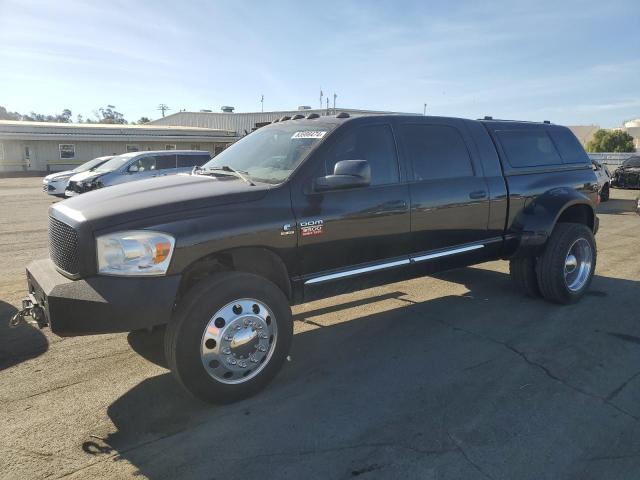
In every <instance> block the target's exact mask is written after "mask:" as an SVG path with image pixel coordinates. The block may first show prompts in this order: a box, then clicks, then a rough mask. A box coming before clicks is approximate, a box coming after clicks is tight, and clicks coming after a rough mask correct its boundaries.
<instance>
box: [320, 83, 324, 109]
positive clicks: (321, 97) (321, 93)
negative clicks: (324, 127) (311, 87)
mask: <svg viewBox="0 0 640 480" xmlns="http://www.w3.org/2000/svg"><path fill="white" fill-rule="evenodd" d="M322 95H323V94H322V87H320V108H322Z"/></svg>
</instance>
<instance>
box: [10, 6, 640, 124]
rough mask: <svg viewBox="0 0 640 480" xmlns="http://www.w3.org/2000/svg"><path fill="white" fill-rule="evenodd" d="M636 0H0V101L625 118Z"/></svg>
mask: <svg viewBox="0 0 640 480" xmlns="http://www.w3.org/2000/svg"><path fill="white" fill-rule="evenodd" d="M639 27H640V1H638V0H620V1H618V0H611V1H602V0H598V1H580V2H577V1H570V0H569V1H563V0H560V1H558V0H554V1H547V0H538V1H531V0H529V1H519V0H508V1H494V2H491V1H465V0H457V1H427V0H423V1H401V0H396V1H368V2H364V1H350V0H341V1H336V2H333V1H322V2H301V1H281V2H280V1H275V0H274V1H269V2H263V1H258V0H255V1H242V0H230V1H202V2H199V1H188V0H181V1H175V0H173V1H166V0H155V1H145V0H142V1H131V0H129V1H120V0H100V1H97V0H96V1H69V0H57V1H55V2H52V1H50V0H43V1H39V0H0V105H2V106H4V107H6V108H7V109H8V110H10V111H18V112H21V113H28V112H31V111H35V112H38V113H45V114H53V113H58V112H61V111H62V110H63V109H64V108H69V109H70V110H71V111H72V112H73V114H74V118H75V115H77V114H82V115H83V116H84V117H92V116H93V112H94V111H95V110H97V109H98V108H99V107H101V106H106V105H115V106H116V109H117V110H118V111H120V112H122V113H123V114H124V115H125V117H126V118H127V119H128V120H129V121H135V120H137V119H139V118H140V117H142V116H146V117H150V118H157V117H158V116H160V115H161V114H160V112H159V111H158V110H157V107H158V105H159V104H160V103H165V104H167V105H168V106H169V107H170V108H171V110H170V111H169V112H168V113H174V112H177V111H179V110H181V109H186V110H188V111H198V110H200V109H212V110H214V111H219V109H220V106H222V105H232V106H234V107H235V108H236V111H239V112H243V111H260V98H261V95H264V110H265V111H271V110H289V109H295V108H296V107H297V106H299V105H311V106H313V107H318V106H319V94H320V90H321V89H322V91H323V92H324V94H325V96H327V95H328V96H329V97H330V98H331V100H332V99H333V94H334V93H336V94H337V100H336V105H337V107H338V108H339V107H344V108H361V109H376V110H389V111H399V112H415V113H422V112H423V106H424V104H425V103H427V114H430V115H447V116H460V117H466V118H478V117H481V116H484V115H491V116H493V117H494V118H511V119H520V120H551V121H552V122H554V123H560V124H566V125H579V124H597V125H600V126H602V127H615V126H620V125H621V124H622V122H623V121H624V120H628V119H632V118H638V117H640V88H639V87H640V28H639Z"/></svg>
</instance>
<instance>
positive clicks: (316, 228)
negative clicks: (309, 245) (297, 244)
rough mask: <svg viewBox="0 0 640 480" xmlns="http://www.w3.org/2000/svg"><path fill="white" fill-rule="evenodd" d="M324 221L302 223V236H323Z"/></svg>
mask: <svg viewBox="0 0 640 480" xmlns="http://www.w3.org/2000/svg"><path fill="white" fill-rule="evenodd" d="M323 229H324V221H323V220H309V221H307V222H300V234H301V235H302V236H303V237H310V236H312V235H322V234H323V233H324V230H323Z"/></svg>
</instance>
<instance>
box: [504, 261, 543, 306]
mask: <svg viewBox="0 0 640 480" xmlns="http://www.w3.org/2000/svg"><path fill="white" fill-rule="evenodd" d="M535 267H536V259H535V257H524V258H514V259H512V260H510V261H509V274H510V275H511V281H512V283H513V286H514V287H515V288H516V290H517V291H518V292H520V293H523V294H525V295H526V296H528V297H531V298H539V297H540V289H539V288H538V277H537V275H536V268H535Z"/></svg>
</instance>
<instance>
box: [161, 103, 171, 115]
mask: <svg viewBox="0 0 640 480" xmlns="http://www.w3.org/2000/svg"><path fill="white" fill-rule="evenodd" d="M158 110H160V111H161V112H162V118H164V112H166V111H167V110H171V109H170V108H169V107H168V106H167V105H166V104H164V103H161V104H160V105H158Z"/></svg>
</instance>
